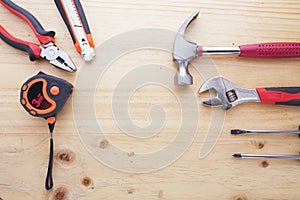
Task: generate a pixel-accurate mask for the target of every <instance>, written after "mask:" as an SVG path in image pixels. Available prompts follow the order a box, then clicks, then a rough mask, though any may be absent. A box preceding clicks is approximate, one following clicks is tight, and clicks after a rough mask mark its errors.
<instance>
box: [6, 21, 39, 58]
mask: <svg viewBox="0 0 300 200" xmlns="http://www.w3.org/2000/svg"><path fill="white" fill-rule="evenodd" d="M0 38H1V39H2V40H3V41H4V42H6V43H7V44H9V45H10V46H12V47H15V48H17V49H19V50H22V51H25V52H27V53H28V54H29V59H30V60H31V61H35V60H36V59H38V58H40V54H41V51H42V49H41V48H40V47H39V45H36V44H33V43H30V42H27V41H24V40H20V39H18V38H15V37H14V36H12V35H11V34H10V33H8V32H7V31H6V30H5V28H4V27H3V26H1V25H0Z"/></svg>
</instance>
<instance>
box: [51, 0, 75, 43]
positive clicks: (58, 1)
mask: <svg viewBox="0 0 300 200" xmlns="http://www.w3.org/2000/svg"><path fill="white" fill-rule="evenodd" d="M54 2H55V5H56V7H57V9H58V11H59V13H60V15H61V17H62V18H63V20H64V22H65V24H66V26H67V28H68V30H69V32H70V35H71V37H72V40H73V43H74V44H75V43H76V37H75V33H73V29H72V27H71V23H70V21H69V20H71V19H69V18H68V16H67V13H66V8H65V7H64V5H63V3H62V0H54Z"/></svg>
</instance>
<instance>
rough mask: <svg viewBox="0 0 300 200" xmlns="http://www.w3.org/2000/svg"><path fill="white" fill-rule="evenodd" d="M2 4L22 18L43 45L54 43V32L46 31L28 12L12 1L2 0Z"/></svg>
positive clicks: (0, 1)
mask: <svg viewBox="0 0 300 200" xmlns="http://www.w3.org/2000/svg"><path fill="white" fill-rule="evenodd" d="M0 3H1V4H2V5H3V6H4V7H5V8H7V9H8V10H9V11H11V12H12V13H14V14H15V15H17V16H19V17H21V18H22V19H23V20H24V21H26V23H27V24H28V25H29V26H30V28H31V29H32V31H33V32H34V34H35V35H36V37H37V38H38V40H39V41H40V42H41V44H47V43H49V42H53V43H54V36H55V32H54V31H45V29H44V28H43V27H42V25H41V24H40V22H39V21H38V20H37V19H36V18H35V17H34V16H33V15H32V14H31V13H29V12H28V11H27V10H25V9H24V8H21V7H20V6H18V5H17V4H15V3H13V2H12V1H10V0H0Z"/></svg>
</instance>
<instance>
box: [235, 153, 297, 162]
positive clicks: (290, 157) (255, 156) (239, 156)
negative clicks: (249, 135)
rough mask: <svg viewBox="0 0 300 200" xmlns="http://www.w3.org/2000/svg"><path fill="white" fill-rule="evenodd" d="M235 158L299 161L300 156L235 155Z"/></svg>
mask: <svg viewBox="0 0 300 200" xmlns="http://www.w3.org/2000/svg"><path fill="white" fill-rule="evenodd" d="M232 156H233V157H235V158H279V159H295V160H299V159H300V155H299V156H297V155H267V154H239V153H237V154H233V155H232Z"/></svg>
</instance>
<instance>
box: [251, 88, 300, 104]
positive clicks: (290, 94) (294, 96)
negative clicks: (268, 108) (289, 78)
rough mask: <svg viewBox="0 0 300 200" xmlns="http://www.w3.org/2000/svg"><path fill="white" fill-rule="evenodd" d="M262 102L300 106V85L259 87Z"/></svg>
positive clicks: (258, 91)
mask: <svg viewBox="0 0 300 200" xmlns="http://www.w3.org/2000/svg"><path fill="white" fill-rule="evenodd" d="M256 91H257V93H258V95H259V97H260V100H261V103H263V104H278V105H289V106H300V87H279V88H257V89H256Z"/></svg>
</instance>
